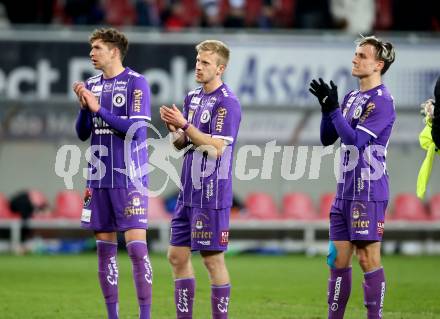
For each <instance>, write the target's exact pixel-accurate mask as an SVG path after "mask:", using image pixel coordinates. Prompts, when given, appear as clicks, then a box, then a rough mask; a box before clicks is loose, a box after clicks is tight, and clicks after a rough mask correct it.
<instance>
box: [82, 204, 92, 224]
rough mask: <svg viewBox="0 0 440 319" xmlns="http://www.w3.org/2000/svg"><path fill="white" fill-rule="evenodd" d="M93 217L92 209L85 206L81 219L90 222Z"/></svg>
mask: <svg viewBox="0 0 440 319" xmlns="http://www.w3.org/2000/svg"><path fill="white" fill-rule="evenodd" d="M91 217H92V211H91V210H90V209H86V208H83V210H82V213H81V221H82V222H85V223H90V219H91Z"/></svg>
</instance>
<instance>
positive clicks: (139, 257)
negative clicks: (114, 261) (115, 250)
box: [127, 240, 153, 319]
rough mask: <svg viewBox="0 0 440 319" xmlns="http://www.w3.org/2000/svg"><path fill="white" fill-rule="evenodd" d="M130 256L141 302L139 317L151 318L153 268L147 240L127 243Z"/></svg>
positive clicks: (140, 318) (141, 318)
mask: <svg viewBox="0 0 440 319" xmlns="http://www.w3.org/2000/svg"><path fill="white" fill-rule="evenodd" d="M127 251H128V256H129V257H130V259H131V263H132V266H133V267H132V268H133V279H134V284H135V286H136V293H137V297H138V302H139V319H150V311H151V296H152V289H151V286H152V284H153V270H152V268H151V264H150V260H149V258H148V249H147V243H146V242H145V241H137V240H135V241H131V242H129V243H128V244H127Z"/></svg>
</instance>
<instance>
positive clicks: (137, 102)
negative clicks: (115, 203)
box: [133, 90, 144, 113]
mask: <svg viewBox="0 0 440 319" xmlns="http://www.w3.org/2000/svg"><path fill="white" fill-rule="evenodd" d="M143 94H144V93H143V92H142V90H134V91H133V112H135V113H140V111H141V107H142V96H143Z"/></svg>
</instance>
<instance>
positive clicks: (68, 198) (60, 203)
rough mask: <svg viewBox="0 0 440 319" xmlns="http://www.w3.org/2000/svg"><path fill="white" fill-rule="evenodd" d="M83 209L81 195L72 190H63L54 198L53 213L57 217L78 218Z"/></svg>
mask: <svg viewBox="0 0 440 319" xmlns="http://www.w3.org/2000/svg"><path fill="white" fill-rule="evenodd" d="M82 209H83V199H82V197H81V195H80V194H79V193H78V192H76V191H72V190H64V191H61V192H59V193H58V194H57V196H56V198H55V210H54V215H55V216H56V217H57V218H69V219H80V218H81V213H82Z"/></svg>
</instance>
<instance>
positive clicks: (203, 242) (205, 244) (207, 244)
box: [197, 240, 211, 246]
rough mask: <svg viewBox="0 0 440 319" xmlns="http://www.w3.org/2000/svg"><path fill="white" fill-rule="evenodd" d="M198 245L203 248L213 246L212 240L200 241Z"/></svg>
mask: <svg viewBox="0 0 440 319" xmlns="http://www.w3.org/2000/svg"><path fill="white" fill-rule="evenodd" d="M197 244H199V245H202V246H209V245H211V241H210V240H199V241H197Z"/></svg>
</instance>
